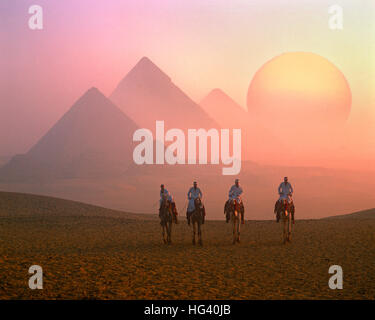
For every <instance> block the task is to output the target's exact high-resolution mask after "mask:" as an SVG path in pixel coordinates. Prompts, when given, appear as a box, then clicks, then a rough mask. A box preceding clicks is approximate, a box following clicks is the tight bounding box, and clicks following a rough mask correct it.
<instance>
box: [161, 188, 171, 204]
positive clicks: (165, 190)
mask: <svg viewBox="0 0 375 320" xmlns="http://www.w3.org/2000/svg"><path fill="white" fill-rule="evenodd" d="M163 195H166V197H167V200H169V201H171V202H172V201H173V198H172V195H171V194H170V193H169V192H168V190H167V189H165V188H164V192H162V191H161V189H160V200H159V202H160V205H161V202H162V201H163Z"/></svg>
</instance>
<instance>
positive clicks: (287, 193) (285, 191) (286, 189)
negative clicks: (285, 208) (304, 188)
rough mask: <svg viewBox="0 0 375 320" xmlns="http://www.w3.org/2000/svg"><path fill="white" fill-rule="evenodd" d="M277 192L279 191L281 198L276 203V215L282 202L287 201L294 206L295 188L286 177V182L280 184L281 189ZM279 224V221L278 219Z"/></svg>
mask: <svg viewBox="0 0 375 320" xmlns="http://www.w3.org/2000/svg"><path fill="white" fill-rule="evenodd" d="M277 190H278V193H279V196H280V197H279V199H278V200H277V201H276V203H275V210H274V212H275V213H277V211H278V206H279V204H280V203H281V201H282V200H286V201H288V203H290V204H293V200H292V195H293V187H292V185H291V184H290V183H289V182H288V177H284V182H281V183H280V185H279V188H278V189H277ZM293 216H294V214H293ZM293 218H294V217H293ZM277 222H279V221H278V219H277Z"/></svg>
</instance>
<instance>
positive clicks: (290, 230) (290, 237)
mask: <svg viewBox="0 0 375 320" xmlns="http://www.w3.org/2000/svg"><path fill="white" fill-rule="evenodd" d="M288 241H289V242H290V241H292V219H291V217H290V214H289V217H288Z"/></svg>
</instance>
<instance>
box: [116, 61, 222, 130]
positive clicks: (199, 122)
mask: <svg viewBox="0 0 375 320" xmlns="http://www.w3.org/2000/svg"><path fill="white" fill-rule="evenodd" d="M110 99H111V100H112V101H113V102H114V103H115V104H116V105H118V106H119V107H120V108H121V110H122V111H123V112H124V113H125V114H126V115H128V116H129V117H130V118H131V119H132V120H134V122H135V123H137V124H138V125H139V126H140V127H142V128H148V129H151V130H152V129H153V128H155V121H156V120H164V122H165V126H166V127H169V128H171V127H172V128H181V129H187V128H218V124H217V123H216V122H215V121H214V120H213V119H212V118H211V117H209V116H208V115H207V113H206V112H204V111H203V110H202V108H201V107H200V106H199V105H198V104H196V103H195V102H194V101H193V100H191V99H190V98H189V97H188V96H187V95H186V94H185V93H184V92H183V91H181V90H180V89H179V88H178V87H177V86H176V85H175V84H173V82H172V81H171V79H170V78H169V77H168V76H167V75H166V74H165V73H164V72H163V71H161V70H160V69H159V68H158V67H157V66H156V65H155V64H154V63H153V62H152V61H151V60H150V59H148V58H146V57H143V58H142V59H141V60H140V61H139V62H138V63H137V64H136V65H135V67H134V68H133V69H132V70H130V72H129V73H128V74H127V75H126V76H125V78H124V79H123V80H122V81H121V82H120V83H119V85H118V86H117V88H116V89H115V90H114V92H113V93H112V95H111V96H110Z"/></svg>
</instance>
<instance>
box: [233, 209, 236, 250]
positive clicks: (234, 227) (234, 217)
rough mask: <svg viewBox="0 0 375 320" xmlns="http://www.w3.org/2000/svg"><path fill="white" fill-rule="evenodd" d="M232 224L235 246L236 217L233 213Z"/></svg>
mask: <svg viewBox="0 0 375 320" xmlns="http://www.w3.org/2000/svg"><path fill="white" fill-rule="evenodd" d="M232 224H233V242H232V243H233V244H236V216H235V214H234V213H233V215H232Z"/></svg>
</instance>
